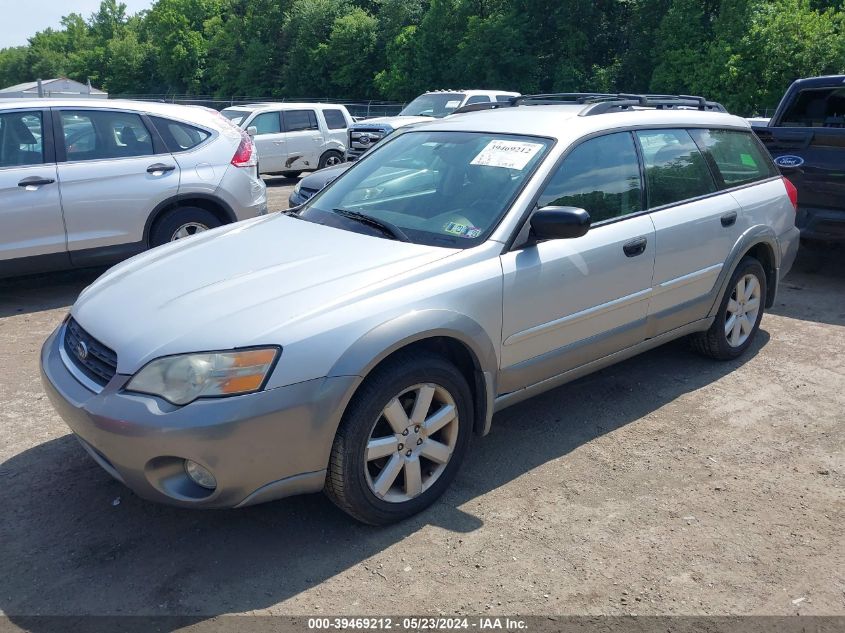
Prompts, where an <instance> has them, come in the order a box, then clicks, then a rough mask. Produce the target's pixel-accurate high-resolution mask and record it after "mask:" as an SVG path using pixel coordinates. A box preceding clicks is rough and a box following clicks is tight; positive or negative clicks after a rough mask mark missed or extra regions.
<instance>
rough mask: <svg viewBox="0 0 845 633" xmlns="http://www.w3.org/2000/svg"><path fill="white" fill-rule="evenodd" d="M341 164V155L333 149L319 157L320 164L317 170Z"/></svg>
mask: <svg viewBox="0 0 845 633" xmlns="http://www.w3.org/2000/svg"><path fill="white" fill-rule="evenodd" d="M342 162H343V154H341V153H340V152H337V151H335V150H333V149H330V150H329V151H327V152H325V153H324V154H323V155H322V156H320V162H319V163H318V164H317V169H323V168H325V167H330V166H332V165H340V164H341V163H342Z"/></svg>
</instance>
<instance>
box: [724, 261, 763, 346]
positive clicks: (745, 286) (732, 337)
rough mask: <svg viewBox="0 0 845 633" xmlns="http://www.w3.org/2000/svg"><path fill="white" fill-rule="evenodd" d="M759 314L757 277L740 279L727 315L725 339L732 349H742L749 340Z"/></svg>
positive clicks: (729, 302) (758, 284)
mask: <svg viewBox="0 0 845 633" xmlns="http://www.w3.org/2000/svg"><path fill="white" fill-rule="evenodd" d="M759 313H760V282H759V281H758V280H757V277H756V276H755V275H745V276H743V277H740V279H739V281H738V282H737V284H736V286H735V287H734V289H733V292H732V293H731V298H730V299H728V307H727V313H726V314H725V337H726V338H727V340H728V344H729V345H730V346H731V347H741V346H742V345H743V344H744V343H745V342H746V341H747V340H748V337H749V336H751V333H752V332H753V331H754V325H755V323H757V316H758V315H759Z"/></svg>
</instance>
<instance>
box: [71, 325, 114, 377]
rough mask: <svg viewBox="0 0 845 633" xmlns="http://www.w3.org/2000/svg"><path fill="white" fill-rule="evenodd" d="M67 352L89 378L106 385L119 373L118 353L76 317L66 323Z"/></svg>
mask: <svg viewBox="0 0 845 633" xmlns="http://www.w3.org/2000/svg"><path fill="white" fill-rule="evenodd" d="M64 346H65V352H66V353H67V356H68V358H69V359H70V362H72V363H73V364H74V366H75V367H76V368H77V369H79V371H81V372H82V373H83V374H85V375H86V376H87V377H88V378H90V379H91V380H93V381H94V382H96V383H97V384H99V385H102V386H105V385H106V384H107V383H108V382H109V381H110V380H111V379H112V378H113V377H114V375H115V374H116V373H117V354H115V353H114V352H113V351H112V350H111V349H110V348H108V347H106V346H105V345H103V344H102V343H100V341H98V340H97V339H95V338H94V337H93V336H91V335H90V334H88V332H86V331H85V330H84V329H82V326H81V325H79V323H77V322H76V320H75V319H72V318H71V319H69V320H68V322H67V325H65V340H64Z"/></svg>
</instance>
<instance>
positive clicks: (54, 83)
mask: <svg viewBox="0 0 845 633" xmlns="http://www.w3.org/2000/svg"><path fill="white" fill-rule="evenodd" d="M41 91H42V92H41V94H42V95H43V96H44V97H47V98H50V97H53V98H62V99H68V98H71V99H72V98H76V97H80V98H86V99H108V97H109V94H108V93H107V92H103V91H102V90H97V89H96V88H92V87H91V82H88V84H87V85H86V84H83V83H80V82H78V81H74V80H73V79H67V78H66V77H57V78H56V79H44V80H42V81H41ZM38 96H39V93H38V82H37V81H29V82H27V83H23V84H18V85H16V86H9V87H8V88H3V89H2V90H0V99H32V98H37V97H38Z"/></svg>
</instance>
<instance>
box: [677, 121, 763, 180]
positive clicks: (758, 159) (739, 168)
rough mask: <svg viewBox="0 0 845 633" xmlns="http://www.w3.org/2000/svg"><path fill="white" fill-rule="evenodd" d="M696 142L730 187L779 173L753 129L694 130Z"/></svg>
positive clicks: (691, 132)
mask: <svg viewBox="0 0 845 633" xmlns="http://www.w3.org/2000/svg"><path fill="white" fill-rule="evenodd" d="M689 132H690V134H692V136H693V138H694V139H695V142H696V143H697V144H698V146H699V147H700V148H701V151H703V152H704V153H705V154H707V155H709V156H710V158H712V161H713V164H715V165H716V169H717V170H718V172H719V175H720V176H721V177H722V180H723V181H724V183H725V186H726V187H735V186H737V185H744V184H747V183H750V182H755V181H757V180H765V179H766V178H771V177H772V176H777V174H778V172H777V170H776V168H775V166H774V165H773V164H772V160H771V159H770V158H769V157H768V156H767V155H765V154H764V152H763V150H762V149H761V148H760V144H759V143H758V142H757V140H756V139H755V138H754V136H753V135H752V133H751V132H739V131H735V130H690V131H689Z"/></svg>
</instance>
